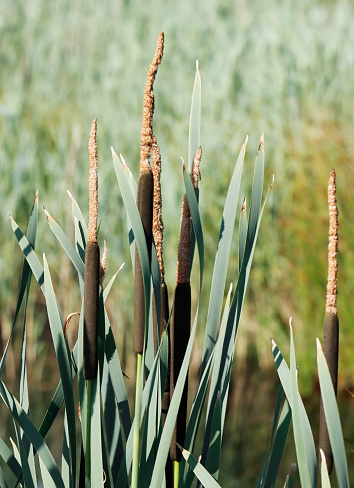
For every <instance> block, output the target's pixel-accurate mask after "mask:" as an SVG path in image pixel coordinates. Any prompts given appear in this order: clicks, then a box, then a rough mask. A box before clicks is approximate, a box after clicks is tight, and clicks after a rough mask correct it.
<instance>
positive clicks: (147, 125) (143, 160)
mask: <svg viewBox="0 0 354 488" xmlns="http://www.w3.org/2000/svg"><path fill="white" fill-rule="evenodd" d="M163 46H164V34H163V32H161V34H160V35H159V38H158V40H157V46H156V50H155V55H154V57H153V60H152V62H151V64H150V66H149V69H148V73H147V79H146V86H145V93H144V101H143V120H142V127H141V148H140V176H139V179H138V188H137V206H138V210H139V213H140V217H141V221H142V224H143V227H144V231H145V237H146V245H147V248H148V252H149V256H150V258H151V245H152V221H153V188H154V182H153V173H152V168H151V165H150V160H149V159H150V155H151V150H152V146H153V143H154V135H153V130H152V121H153V115H154V100H155V99H154V92H153V84H154V81H155V77H156V73H157V69H158V66H159V64H160V63H161V59H162V55H163ZM144 334H145V298H144V282H143V275H142V270H141V263H140V259H139V253H138V250H137V248H135V280H134V331H133V347H134V352H135V353H136V354H142V353H143V349H144Z"/></svg>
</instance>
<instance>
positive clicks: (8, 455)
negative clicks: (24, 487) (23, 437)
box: [0, 437, 21, 486]
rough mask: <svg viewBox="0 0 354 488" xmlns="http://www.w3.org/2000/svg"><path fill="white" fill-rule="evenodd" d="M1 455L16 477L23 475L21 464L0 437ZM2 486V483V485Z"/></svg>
mask: <svg viewBox="0 0 354 488" xmlns="http://www.w3.org/2000/svg"><path fill="white" fill-rule="evenodd" d="M0 456H1V457H2V459H3V460H4V461H5V464H6V465H7V467H8V468H9V469H10V470H11V471H12V473H13V474H14V475H15V476H16V478H20V476H21V465H20V464H19V462H18V461H17V459H16V458H15V456H14V455H13V453H12V452H11V450H10V449H9V448H8V447H7V445H6V444H5V442H4V441H3V440H2V439H1V437H0ZM0 486H1V485H0Z"/></svg>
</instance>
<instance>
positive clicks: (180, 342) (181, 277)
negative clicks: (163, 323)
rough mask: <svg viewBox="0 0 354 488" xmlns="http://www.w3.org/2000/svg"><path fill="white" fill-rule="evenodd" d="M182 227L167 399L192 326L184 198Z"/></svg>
mask: <svg viewBox="0 0 354 488" xmlns="http://www.w3.org/2000/svg"><path fill="white" fill-rule="evenodd" d="M201 155H202V151H201V148H200V147H199V148H198V150H197V152H196V154H195V157H194V160H193V165H192V183H193V186H194V189H195V190H196V189H197V186H198V181H199V179H200V169H199V165H200V160H201ZM181 213H182V215H181V227H180V233H179V243H178V262H177V280H176V288H175V293H174V299H173V311H172V317H171V324H170V344H171V351H170V365H171V366H170V368H171V369H170V398H172V395H173V392H174V388H175V384H176V382H177V379H178V375H179V372H180V369H181V366H182V362H183V358H184V355H185V352H186V349H187V344H188V340H189V335H190V324H191V286H190V281H189V264H190V263H189V255H190V246H191V230H192V219H191V213H190V209H189V205H188V199H187V195H184V197H183V200H182V211H181ZM187 397H188V378H187V379H186V382H185V385H184V390H183V395H182V399H181V403H180V407H179V411H178V415H177V421H176V426H175V430H174V433H173V436H172V441H171V447H170V458H171V459H172V460H173V461H178V462H179V461H180V460H181V452H180V451H179V450H178V449H177V445H176V442H177V443H179V444H181V445H183V443H184V436H185V431H186V419H187Z"/></svg>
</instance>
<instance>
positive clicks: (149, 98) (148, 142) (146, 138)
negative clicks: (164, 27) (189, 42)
mask: <svg viewBox="0 0 354 488" xmlns="http://www.w3.org/2000/svg"><path fill="white" fill-rule="evenodd" d="M163 48H164V33H163V32H161V33H160V35H159V37H158V40H157V45H156V50H155V54H154V57H153V60H152V62H151V64H150V66H149V69H148V73H147V77H146V86H145V92H144V100H143V120H142V126H141V143H140V174H141V173H144V172H146V171H150V163H149V158H150V154H151V149H152V144H153V132H152V120H153V116H154V107H155V97H154V92H153V85H154V81H155V77H156V73H157V69H158V67H159V64H160V63H161V59H162V56H163Z"/></svg>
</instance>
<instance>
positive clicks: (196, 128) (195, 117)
mask: <svg viewBox="0 0 354 488" xmlns="http://www.w3.org/2000/svg"><path fill="white" fill-rule="evenodd" d="M201 89H202V82H201V78H200V73H199V63H198V60H197V61H196V70H195V78H194V85H193V92H192V102H191V112H190V116H189V141H188V167H190V168H191V166H189V165H191V164H192V160H193V157H194V155H195V153H196V151H197V149H198V147H199V146H200V114H201V105H202V100H201Z"/></svg>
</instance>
